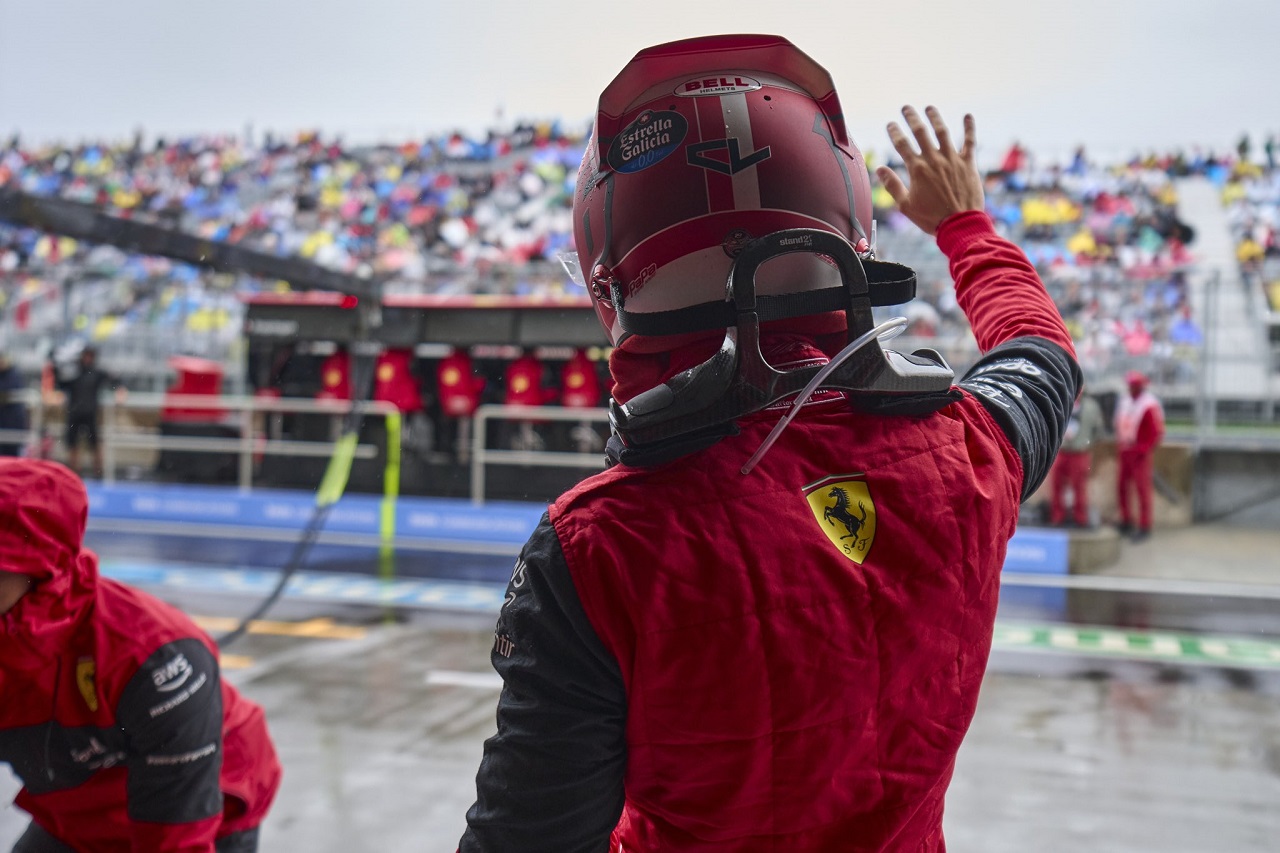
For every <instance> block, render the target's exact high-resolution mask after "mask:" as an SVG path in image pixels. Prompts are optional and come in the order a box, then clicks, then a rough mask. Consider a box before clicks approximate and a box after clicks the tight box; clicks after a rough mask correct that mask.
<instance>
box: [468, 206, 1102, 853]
mask: <svg viewBox="0 0 1280 853" xmlns="http://www.w3.org/2000/svg"><path fill="white" fill-rule="evenodd" d="M938 244H939V246H940V247H941V248H942V249H943V251H944V252H945V253H946V254H947V256H948V257H949V258H950V262H951V272H952V276H953V278H954V279H955V282H956V288H957V297H958V299H959V302H960V305H961V306H962V308H963V309H964V311H965V313H966V315H967V316H968V317H969V319H970V322H971V324H972V327H973V331H974V334H975V336H976V338H977V341H978V344H979V346H980V348H981V349H982V351H983V352H984V353H985V355H984V356H983V357H982V358H981V359H980V360H979V361H978V363H977V364H976V365H975V366H974V367H973V368H972V369H971V370H970V371H969V372H968V374H967V375H966V376H965V377H964V378H963V379H962V380H961V381H960V382H959V383H958V389H953V394H952V399H951V400H950V402H948V403H947V404H946V405H944V406H943V407H942V408H940V409H939V410H937V411H935V412H934V413H933V414H930V415H926V416H917V417H909V416H902V415H885V414H870V413H863V412H861V411H859V410H858V409H857V408H856V407H855V406H854V405H850V403H854V402H856V401H853V400H850V399H846V398H845V397H844V396H843V395H832V394H828V395H824V397H823V398H822V399H820V400H818V401H815V402H811V403H808V404H806V406H805V407H804V408H803V410H802V411H801V413H800V414H799V416H798V417H797V418H796V419H795V421H794V422H793V423H792V424H791V425H790V426H789V427H788V429H787V430H786V431H785V432H783V433H782V435H781V438H780V439H779V440H778V442H777V443H776V444H775V445H774V446H773V448H772V449H771V450H770V451H769V452H768V453H767V454H766V455H765V456H764V457H763V459H762V461H761V462H760V464H759V465H758V467H757V468H755V469H754V470H753V471H751V473H750V474H748V475H746V476H744V475H742V474H741V473H739V469H740V468H741V466H742V465H743V463H744V462H745V461H746V460H747V459H748V458H749V457H750V456H751V454H752V453H753V452H754V451H755V450H756V448H757V447H759V445H760V443H761V442H762V441H763V440H764V438H765V436H766V434H767V433H768V431H769V429H770V428H771V427H772V426H773V425H774V423H776V421H777V419H778V417H779V416H780V412H779V411H778V410H777V408H776V407H775V408H773V409H770V410H765V411H762V412H758V413H755V414H753V415H751V416H748V417H746V418H743V419H742V420H741V421H740V422H739V423H738V429H739V432H738V434H736V435H733V436H730V437H728V438H725V439H724V440H722V441H720V442H719V443H717V444H714V445H713V446H711V447H710V448H707V449H704V450H701V451H698V452H697V453H695V454H693V455H689V456H685V457H683V458H681V459H680V460H679V461H678V462H673V463H668V464H659V465H655V466H650V467H646V466H644V465H641V464H632V462H633V461H635V462H642V461H643V459H639V458H636V459H632V458H629V457H630V456H633V454H631V453H630V451H629V450H627V449H622V448H620V447H619V445H618V443H617V442H616V441H615V442H614V443H613V445H612V447H611V452H612V456H613V458H614V459H615V460H616V461H617V462H618V463H619V464H615V465H614V466H613V467H611V468H610V469H608V470H607V471H605V472H603V473H601V474H599V475H597V476H594V477H592V478H590V479H587V480H585V481H584V482H583V483H581V484H580V485H578V486H577V487H575V488H574V489H572V490H570V491H569V492H568V493H566V494H565V495H563V496H562V497H561V498H560V499H558V500H557V501H556V502H555V503H554V504H553V505H552V506H551V507H550V510H549V512H548V514H547V515H546V516H544V519H543V521H542V523H541V525H540V526H539V527H538V529H537V530H536V531H535V532H534V534H533V535H532V537H531V538H530V540H529V542H528V543H527V545H526V546H525V549H524V551H523V552H522V554H521V556H520V558H519V560H518V561H517V563H516V567H515V571H514V572H513V575H512V579H511V581H510V584H509V586H508V593H507V599H506V602H505V603H504V605H503V607H502V609H501V612H500V615H499V617H498V623H497V629H496V632H495V643H494V649H493V654H492V661H493V664H494V667H495V668H496V669H497V671H498V672H499V673H500V674H501V675H502V677H503V680H504V689H503V693H502V696H501V698H500V699H499V704H498V731H497V734H496V736H495V737H493V738H492V739H490V740H489V741H488V742H487V743H486V745H485V752H484V757H483V759H482V761H481V765H480V770H479V774H478V779H477V789H478V797H477V801H476V803H475V805H473V806H472V808H471V809H470V811H469V812H468V814H467V820H468V828H467V831H466V834H465V835H464V836H463V838H462V842H461V845H460V850H461V851H462V853H478V851H508V850H520V851H522V853H537V851H547V853H551V851H556V853H604V851H613V853H621V851H625V853H659V851H660V853H680V851H700V853H706V851H717V853H721V852H722V851H723V853H728V851H733V852H734V853H766V851H779V853H781V851H786V853H819V851H821V853H831V851H848V850H867V851H872V850H876V851H879V850H892V851H898V850H904V851H906V850H910V851H917V850H925V851H941V850H943V849H944V843H943V838H942V812H943V800H944V795H945V792H946V789H947V786H948V784H949V782H950V779H951V775H952V770H953V767H954V764H955V758H956V753H957V750H958V749H959V747H960V744H961V741H962V739H963V738H964V735H965V733H966V731H967V729H968V727H969V724H970V721H971V720H972V717H973V714H974V709H975V706H976V703H977V699H978V691H979V686H980V685H981V683H982V678H983V674H984V672H985V667H986V663H987V658H988V654H989V651H990V645H991V636H992V630H993V624H994V620H995V614H996V603H997V598H998V592H999V586H1000V570H1001V566H1002V564H1003V562H1004V556H1005V549H1006V546H1007V543H1008V540H1009V538H1010V536H1011V535H1012V534H1013V532H1014V528H1015V524H1016V520H1017V513H1018V505H1019V503H1020V501H1022V500H1025V499H1026V498H1027V497H1029V496H1030V495H1031V494H1032V493H1033V492H1034V491H1035V489H1036V488H1037V486H1038V485H1039V484H1040V483H1041V481H1042V480H1043V479H1044V477H1045V475H1046V473H1047V472H1048V470H1049V467H1050V465H1051V463H1052V460H1053V458H1054V455H1055V453H1056V451H1057V449H1058V445H1059V443H1060V442H1061V439H1062V434H1063V431H1064V429H1065V425H1066V422H1067V418H1068V416H1069V414H1070V411H1071V406H1072V402H1073V400H1074V399H1075V397H1076V395H1077V392H1078V390H1079V385H1080V374H1079V369H1078V367H1077V366H1076V363H1075V360H1074V350H1073V348H1072V345H1071V339H1070V337H1069V335H1068V334H1067V331H1066V329H1065V327H1064V326H1063V324H1062V322H1061V320H1060V318H1059V315H1058V312H1057V309H1056V308H1055V306H1054V304H1053V302H1052V300H1051V299H1050V297H1049V296H1048V294H1047V293H1046V292H1045V289H1044V286H1043V284H1042V283H1041V282H1040V280H1039V278H1038V277H1037V276H1036V273H1035V270H1034V268H1033V267H1032V266H1031V265H1030V264H1029V263H1028V261H1027V260H1026V257H1025V255H1024V254H1023V253H1022V251H1021V250H1020V249H1018V248H1017V247H1016V246H1014V245H1013V244H1011V243H1009V242H1008V241H1006V240H1004V239H1002V238H1000V237H999V236H997V235H996V234H995V232H994V230H993V229H992V227H991V224H990V220H989V219H988V218H987V217H986V216H985V215H984V214H981V213H967V214H960V215H957V216H954V217H952V218H950V219H948V220H947V221H946V222H944V223H943V225H942V227H941V228H940V229H939V232H938ZM771 349H772V352H771V351H770V350H766V352H765V354H766V356H767V357H771V360H773V363H775V364H782V363H784V362H790V363H795V362H797V361H802V360H804V359H806V358H825V357H826V356H824V355H823V354H822V353H821V352H819V351H817V350H816V349H815V348H814V347H813V345H812V344H806V343H805V342H804V341H803V340H800V341H797V340H794V339H790V340H784V341H783V343H782V345H781V346H777V345H775V346H773V347H772V348H771Z"/></svg>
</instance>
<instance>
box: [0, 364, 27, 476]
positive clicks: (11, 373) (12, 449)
mask: <svg viewBox="0 0 1280 853" xmlns="http://www.w3.org/2000/svg"><path fill="white" fill-rule="evenodd" d="M25 385H26V383H24V382H23V381H22V374H20V373H19V372H18V368H17V367H15V366H14V364H13V360H12V359H10V358H9V356H8V355H7V354H6V353H2V352H0V430H11V431H15V432H16V431H21V430H25V429H26V428H27V406H26V404H25V403H24V402H22V400H21V399H19V395H20V394H21V393H22V390H23V388H24V387H25ZM21 454H22V442H21V441H15V440H14V439H13V438H0V456H20V455H21Z"/></svg>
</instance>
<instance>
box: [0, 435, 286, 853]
mask: <svg viewBox="0 0 1280 853" xmlns="http://www.w3.org/2000/svg"><path fill="white" fill-rule="evenodd" d="M87 512H88V499H87V496H86V494H85V489H84V485H83V484H82V483H81V482H80V480H79V478H78V477H76V476H75V475H73V474H72V473H71V472H70V471H69V470H68V469H67V468H65V467H63V466H62V465H59V464H57V463H54V462H43V461H36V460H25V459H0V697H3V698H2V699H0V762H4V763H7V764H8V765H9V766H10V767H11V768H12V770H13V772H14V773H15V774H16V775H17V776H18V778H19V779H20V780H21V781H22V785H23V787H22V790H21V791H20V792H19V794H18V797H17V800H16V804H17V805H18V807H19V808H21V809H23V810H25V811H27V812H29V813H30V814H31V818H32V822H31V826H30V828H29V829H28V830H27V833H26V835H24V836H23V837H22V839H21V840H19V842H18V846H17V847H16V848H15V849H16V850H18V851H22V853H28V851H29V853H54V851H59V853H60V852H61V851H66V850H75V851H80V853H121V851H135V853H144V851H145V853H152V852H153V851H165V853H170V852H171V851H183V853H213V851H215V850H216V851H218V853H251V851H253V850H256V849H257V835H258V826H259V825H260V824H261V822H262V820H263V818H264V817H265V816H266V813H267V810H268V808H269V807H270V805H271V801H272V798H273V797H274V796H275V793H276V790H277V788H278V787H279V784H280V775H281V773H280V764H279V762H278V761H277V760H276V754H275V750H274V748H273V746H272V743H271V739H270V736H269V735H268V733H267V727H266V722H265V720H264V718H263V713H262V709H261V708H259V707H258V706H257V705H255V704H253V703H252V702H249V701H248V700H246V699H245V698H243V697H242V696H241V695H240V694H239V693H238V692H236V690H235V688H233V687H232V686H231V685H230V684H228V683H226V682H225V681H223V680H222V679H221V677H220V673H219V668H218V650H217V648H216V647H215V645H214V643H213V641H212V640H211V639H210V638H209V637H208V636H207V635H206V634H205V633H204V632H203V631H201V630H200V629H199V628H197V627H196V626H195V625H194V624H192V622H191V620H190V619H188V618H187V617H186V616H185V615H183V614H182V613H181V612H180V611H178V610H177V609H175V608H173V607H170V606H169V605H167V604H165V603H164V602H162V601H159V600H158V599H155V598H153V597H152V596H150V595H147V594H146V593H143V592H141V591H139V590H136V589H132V588H131V587H128V586H125V585H123V584H120V583H117V582H115V581H113V580H110V579H108V578H103V577H101V576H99V574H98V559H97V557H96V556H95V555H94V554H93V552H92V551H89V550H88V549H86V548H83V547H81V541H82V539H83V536H84V528H85V519H86V516H87Z"/></svg>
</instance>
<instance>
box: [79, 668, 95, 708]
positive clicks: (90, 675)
mask: <svg viewBox="0 0 1280 853" xmlns="http://www.w3.org/2000/svg"><path fill="white" fill-rule="evenodd" d="M97 671H98V668H97V667H96V666H94V663H93V658H80V660H78V661H76V687H79V688H80V695H81V696H83V697H84V704H86V705H88V706H89V710H90V711H97V710H98V686H97V685H96V684H95V683H94V676H95V675H96V674H97Z"/></svg>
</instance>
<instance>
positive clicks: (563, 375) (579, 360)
mask: <svg viewBox="0 0 1280 853" xmlns="http://www.w3.org/2000/svg"><path fill="white" fill-rule="evenodd" d="M560 405H562V406H564V407H565V408H566V409H594V408H596V407H597V406H599V405H600V379H599V377H597V376H596V366H595V364H594V363H593V362H592V361H591V359H589V358H587V353H586V351H585V350H581V349H579V350H577V351H576V352H574V354H573V356H572V357H571V358H570V359H569V360H568V361H567V362H565V365H564V370H562V371H561V372H560Z"/></svg>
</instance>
